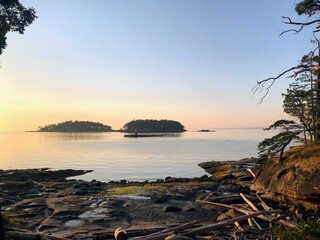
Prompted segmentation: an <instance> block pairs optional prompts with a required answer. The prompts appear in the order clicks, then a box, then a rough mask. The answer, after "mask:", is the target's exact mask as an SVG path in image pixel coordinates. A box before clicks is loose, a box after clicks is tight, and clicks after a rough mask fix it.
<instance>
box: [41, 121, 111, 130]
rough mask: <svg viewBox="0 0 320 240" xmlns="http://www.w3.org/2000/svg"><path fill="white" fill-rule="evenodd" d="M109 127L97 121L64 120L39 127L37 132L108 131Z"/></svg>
mask: <svg viewBox="0 0 320 240" xmlns="http://www.w3.org/2000/svg"><path fill="white" fill-rule="evenodd" d="M110 131H112V129H111V127H110V126H108V125H103V124H102V123H98V122H90V121H66V122H62V123H58V124H49V125H46V126H44V127H39V132H110Z"/></svg>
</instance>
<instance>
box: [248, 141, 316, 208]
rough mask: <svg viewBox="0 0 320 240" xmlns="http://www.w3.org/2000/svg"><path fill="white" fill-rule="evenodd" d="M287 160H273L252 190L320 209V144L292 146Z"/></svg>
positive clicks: (257, 179) (274, 198)
mask: <svg viewBox="0 0 320 240" xmlns="http://www.w3.org/2000/svg"><path fill="white" fill-rule="evenodd" d="M284 156H285V160H284V161H281V162H280V161H279V158H278V157H276V158H274V159H269V160H268V161H267V162H266V163H265V164H264V165H263V167H262V169H261V171H260V172H259V173H258V174H257V177H256V179H255V182H254V184H253V185H252V186H251V190H254V191H256V192H257V193H258V194H262V195H263V196H264V197H265V198H269V199H272V200H285V201H289V202H290V203H292V204H294V205H302V206H304V207H306V208H312V209H319V208H320V184H319V183H320V145H318V144H312V145H307V146H299V147H295V148H292V149H290V150H289V151H287V152H286V153H285V155H284Z"/></svg>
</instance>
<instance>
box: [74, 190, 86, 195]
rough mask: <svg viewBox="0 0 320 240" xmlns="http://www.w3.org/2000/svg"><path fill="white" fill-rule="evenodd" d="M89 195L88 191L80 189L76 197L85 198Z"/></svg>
mask: <svg viewBox="0 0 320 240" xmlns="http://www.w3.org/2000/svg"><path fill="white" fill-rule="evenodd" d="M87 193H88V191H87V190H86V189H78V190H77V191H76V192H75V193H74V195H77V196H83V195H86V194H87Z"/></svg>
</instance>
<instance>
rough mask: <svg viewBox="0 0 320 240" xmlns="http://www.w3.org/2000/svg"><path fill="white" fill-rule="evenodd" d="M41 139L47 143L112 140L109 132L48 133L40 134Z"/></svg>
mask: <svg viewBox="0 0 320 240" xmlns="http://www.w3.org/2000/svg"><path fill="white" fill-rule="evenodd" d="M38 134H39V136H40V137H41V138H44V139H45V140H46V141H78V140H102V139H111V138H113V137H111V134H113V133H109V132H107V133H106V132H103V133H102V132H99V133H88V132H87V133H76V132H70V133H65V132H64V133H48V132H41V133H38Z"/></svg>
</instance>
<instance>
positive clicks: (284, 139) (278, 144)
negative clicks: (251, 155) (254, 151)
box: [258, 119, 302, 160]
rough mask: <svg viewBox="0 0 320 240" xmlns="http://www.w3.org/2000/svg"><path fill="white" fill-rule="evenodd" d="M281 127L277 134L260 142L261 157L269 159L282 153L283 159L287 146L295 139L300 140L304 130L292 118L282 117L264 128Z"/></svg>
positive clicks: (267, 129) (281, 158) (281, 157)
mask: <svg viewBox="0 0 320 240" xmlns="http://www.w3.org/2000/svg"><path fill="white" fill-rule="evenodd" d="M279 128H280V129H281V132H279V133H278V134H277V135H275V136H273V137H271V138H266V139H264V140H263V141H262V142H260V143H259V145H258V149H259V157H260V158H261V159H267V158H270V157H274V156H276V155H277V154H278V153H280V160H283V152H284V150H285V148H286V147H287V146H288V145H289V144H290V143H291V142H292V141H293V140H299V139H300V137H299V134H300V133H301V132H302V130H301V126H300V125H299V124H297V123H296V122H294V121H292V120H285V119H281V120H278V121H276V122H275V123H273V124H272V125H270V126H269V127H268V128H265V129H264V130H266V131H269V130H271V129H279Z"/></svg>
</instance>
